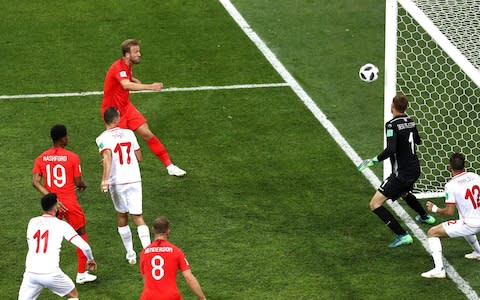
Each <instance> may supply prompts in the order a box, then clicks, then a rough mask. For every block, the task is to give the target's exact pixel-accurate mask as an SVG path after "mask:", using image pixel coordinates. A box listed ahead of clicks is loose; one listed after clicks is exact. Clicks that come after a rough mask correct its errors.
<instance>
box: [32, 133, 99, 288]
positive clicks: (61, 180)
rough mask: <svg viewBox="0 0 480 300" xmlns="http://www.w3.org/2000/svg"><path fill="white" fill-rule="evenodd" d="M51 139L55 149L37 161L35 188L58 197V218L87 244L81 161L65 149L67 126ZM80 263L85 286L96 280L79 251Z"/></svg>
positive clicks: (34, 166) (81, 276)
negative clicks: (80, 198)
mask: <svg viewBox="0 0 480 300" xmlns="http://www.w3.org/2000/svg"><path fill="white" fill-rule="evenodd" d="M50 136H51V138H52V141H53V147H52V148H50V149H48V150H46V151H45V152H43V153H42V154H40V155H39V156H38V157H37V158H36V159H35V162H34V165H33V170H32V174H33V181H32V184H33V187H34V188H35V189H36V190H37V191H39V192H40V193H42V194H43V195H47V194H48V193H55V194H57V196H58V200H59V201H58V207H59V211H58V214H57V217H58V218H60V219H62V218H65V220H66V221H67V222H68V223H69V224H70V225H71V226H72V227H73V229H75V231H77V233H78V235H80V236H81V237H82V238H83V239H84V240H85V241H87V240H88V238H87V232H86V230H85V224H86V219H85V214H84V213H83V210H82V208H81V207H80V205H79V204H78V200H77V193H76V190H77V189H78V190H79V191H80V192H82V191H84V190H85V188H86V187H87V186H86V185H85V183H84V182H83V180H82V170H81V168H80V158H79V157H78V155H77V154H75V153H73V152H71V151H68V150H66V149H65V146H67V144H68V134H67V128H66V127H65V126H64V125H55V126H53V127H52V129H51V130H50ZM42 181H43V183H42ZM77 262H78V266H77V272H78V273H77V278H76V282H77V283H79V284H82V283H85V282H89V281H94V280H95V279H97V277H96V276H95V275H92V274H89V273H88V271H87V270H86V265H87V258H86V257H85V255H84V254H83V252H82V251H81V250H80V249H78V248H77Z"/></svg>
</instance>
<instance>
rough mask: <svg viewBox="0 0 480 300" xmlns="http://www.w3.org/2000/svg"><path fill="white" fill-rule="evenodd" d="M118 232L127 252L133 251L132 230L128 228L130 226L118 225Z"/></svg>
mask: <svg viewBox="0 0 480 300" xmlns="http://www.w3.org/2000/svg"><path fill="white" fill-rule="evenodd" d="M118 234H120V237H121V238H122V242H123V246H124V247H125V250H126V251H127V253H132V252H133V240H132V231H131V230H130V226H128V225H127V226H123V227H118Z"/></svg>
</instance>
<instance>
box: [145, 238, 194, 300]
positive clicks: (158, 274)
mask: <svg viewBox="0 0 480 300" xmlns="http://www.w3.org/2000/svg"><path fill="white" fill-rule="evenodd" d="M188 269H190V265H189V264H188V261H187V259H186V258H185V255H184V254H183V252H182V250H180V249H179V248H178V247H176V246H175V245H174V244H172V243H170V242H168V241H165V240H155V241H153V242H152V243H151V244H150V245H149V246H148V247H147V248H145V249H144V250H143V251H142V253H141V255H140V273H142V275H143V278H144V279H145V280H144V287H143V292H142V295H141V296H140V300H179V299H182V296H181V295H180V291H179V290H178V287H177V271H178V270H180V271H182V272H183V271H185V270H188Z"/></svg>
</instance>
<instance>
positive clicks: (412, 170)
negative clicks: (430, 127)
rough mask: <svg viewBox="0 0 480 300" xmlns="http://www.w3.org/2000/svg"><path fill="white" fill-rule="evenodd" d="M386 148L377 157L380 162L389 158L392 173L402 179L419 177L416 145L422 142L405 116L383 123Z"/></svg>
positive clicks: (415, 129)
mask: <svg viewBox="0 0 480 300" xmlns="http://www.w3.org/2000/svg"><path fill="white" fill-rule="evenodd" d="M385 133H386V137H387V147H386V148H385V150H383V152H382V153H380V154H379V155H378V157H377V158H378V160H379V161H382V160H385V159H387V158H390V162H391V163H392V172H393V173H395V174H396V175H397V176H398V177H400V178H404V179H411V178H418V177H419V176H420V163H419V161H418V157H417V145H420V144H421V142H422V140H421V139H420V135H418V131H417V127H416V126H415V122H413V121H412V119H410V118H409V117H408V116H407V115H403V116H398V117H395V118H393V119H391V120H390V121H388V122H387V123H385Z"/></svg>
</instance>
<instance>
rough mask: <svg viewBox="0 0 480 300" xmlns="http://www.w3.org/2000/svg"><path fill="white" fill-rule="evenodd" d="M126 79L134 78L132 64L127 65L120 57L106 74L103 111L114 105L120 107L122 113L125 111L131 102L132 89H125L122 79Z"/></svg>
mask: <svg viewBox="0 0 480 300" xmlns="http://www.w3.org/2000/svg"><path fill="white" fill-rule="evenodd" d="M124 79H128V80H130V81H131V80H132V66H127V64H126V63H125V62H124V61H123V60H122V59H119V60H117V61H115V62H114V63H113V64H112V66H111V67H110V69H108V72H107V75H106V76H105V82H104V83H103V100H102V112H103V111H105V110H106V109H107V108H108V107H111V106H113V107H115V108H117V109H118V111H119V112H120V115H122V114H124V113H125V111H124V109H125V108H126V107H127V105H128V104H129V103H130V99H128V96H129V95H130V91H129V90H126V89H124V88H123V87H122V85H121V84H120V81H122V80H124Z"/></svg>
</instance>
